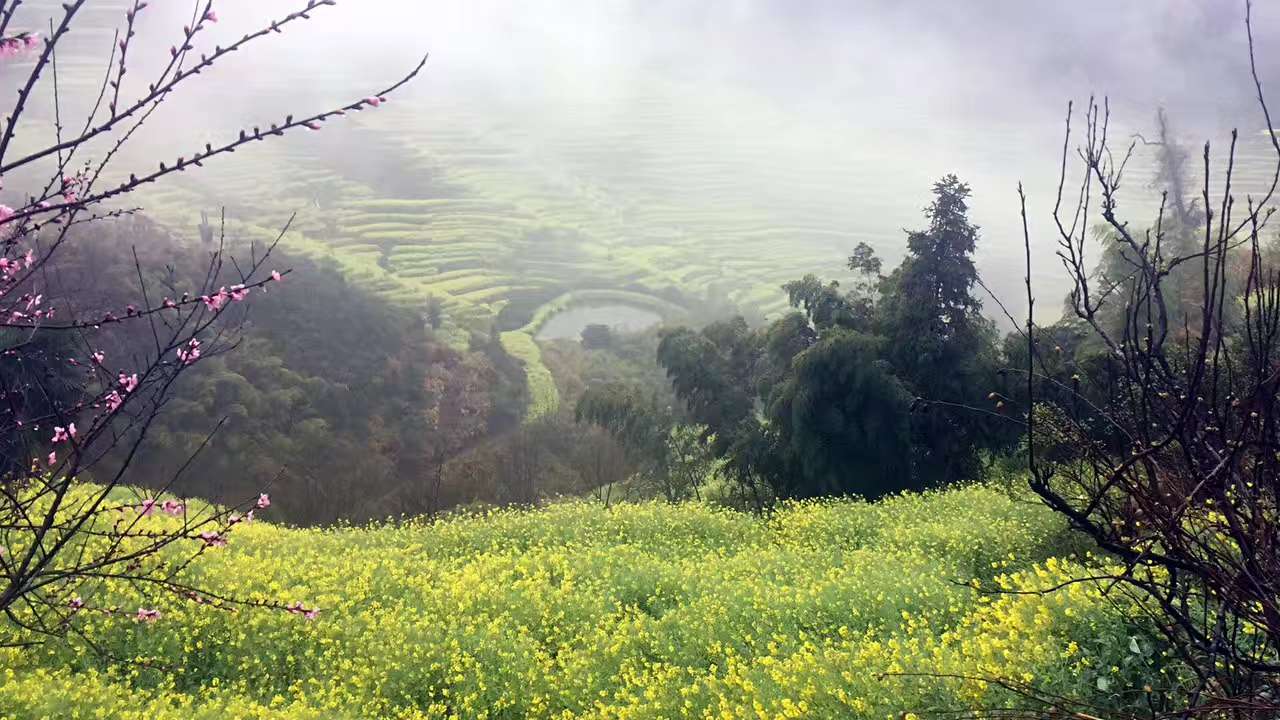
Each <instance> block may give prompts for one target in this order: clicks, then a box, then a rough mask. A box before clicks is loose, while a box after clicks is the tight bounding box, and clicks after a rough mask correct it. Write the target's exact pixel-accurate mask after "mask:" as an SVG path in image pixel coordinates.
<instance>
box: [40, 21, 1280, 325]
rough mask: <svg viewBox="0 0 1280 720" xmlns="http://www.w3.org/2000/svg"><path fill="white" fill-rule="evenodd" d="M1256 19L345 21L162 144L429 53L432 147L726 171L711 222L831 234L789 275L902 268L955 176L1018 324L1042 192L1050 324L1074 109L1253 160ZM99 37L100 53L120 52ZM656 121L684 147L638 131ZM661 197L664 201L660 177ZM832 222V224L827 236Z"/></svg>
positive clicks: (89, 40)
mask: <svg viewBox="0 0 1280 720" xmlns="http://www.w3.org/2000/svg"><path fill="white" fill-rule="evenodd" d="M95 4H101V5H105V6H108V7H107V9H106V10H105V11H102V12H101V14H100V16H95V17H100V18H101V22H102V23H104V24H107V23H110V22H113V21H111V20H109V18H110V17H111V11H112V10H113V9H114V8H115V7H116V6H118V5H119V4H120V3H112V2H110V1H108V2H104V3H95V2H93V0H90V5H95ZM298 4H299V3H297V2H293V1H291V0H222V1H221V2H219V3H217V5H216V6H217V9H218V12H219V15H220V17H221V20H220V22H219V23H218V25H217V27H216V29H215V31H214V32H216V33H217V37H218V38H220V41H221V42H223V43H226V42H228V41H229V40H230V39H232V38H234V37H236V36H237V35H238V34H239V33H240V32H243V31H245V30H248V29H250V28H252V27H253V26H254V25H256V24H258V23H260V22H262V21H263V20H265V19H267V18H270V17H273V16H279V15H281V14H283V13H285V12H288V11H289V10H291V9H294V8H296V7H297V6H298ZM40 5H41V4H40V3H35V4H33V7H39V6H40ZM1259 5H1260V7H1258V8H1257V14H1258V15H1259V16H1260V17H1259V19H1258V22H1257V27H1256V31H1257V34H1258V39H1259V43H1258V45H1259V51H1260V60H1261V61H1262V70H1263V80H1264V82H1266V83H1269V84H1271V85H1274V86H1275V87H1277V88H1280V72H1273V71H1272V69H1273V68H1276V69H1280V52H1276V53H1272V52H1270V51H1269V47H1270V46H1272V45H1274V43H1275V41H1276V40H1277V39H1280V32H1277V31H1276V30H1275V29H1276V28H1280V6H1278V7H1267V6H1266V5H1267V4H1266V3H1259ZM190 11H191V6H190V3H187V2H184V1H181V0H157V1H156V2H153V8H152V9H150V10H148V13H147V16H146V22H145V24H144V25H143V26H142V31H143V33H144V36H149V37H154V38H159V37H160V36H161V33H166V32H171V31H172V30H176V29H177V28H179V27H180V26H181V24H182V23H183V21H184V20H185V19H186V17H188V16H189V14H190ZM1243 16H1244V5H1243V2H1233V1H1232V2H1224V1H1221V0H1176V1H1173V2H1160V3H1148V2H1127V3H1117V2H1110V1H1108V0H1073V1H1072V2H1067V3H1057V2H1047V1H1046V2H1023V1H1022V0H1003V1H1001V0H979V1H976V2H963V3H957V2H949V1H945V0H930V1H928V2H895V1H889V0H886V1H884V2H868V1H863V2H839V1H837V0H719V1H712V2H677V1H674V0H665V1H664V0H648V1H646V0H590V1H588V0H581V1H580V2H567V1H564V0H560V1H553V0H524V1H516V0H505V1H499V0H457V1H454V2H440V1H437V0H343V1H342V2H339V3H338V6H337V7H332V8H328V7H326V8H321V9H319V10H317V11H316V13H315V19H314V20H313V21H311V22H309V23H306V24H303V25H299V26H297V27H295V28H293V29H292V30H291V31H290V32H288V33H285V34H284V35H283V36H281V37H279V38H277V39H275V40H273V41H271V42H267V43H264V44H262V45H261V46H260V47H258V48H257V49H256V50H253V51H251V52H247V53H246V54H245V55H244V56H243V57H239V58H236V59H235V60H234V61H233V62H230V63H227V64H226V67H224V68H221V69H220V70H219V71H217V72H215V73H213V74H211V75H210V76H209V78H208V81H207V82H208V84H207V85H206V86H205V87H204V88H203V89H202V90H200V91H199V92H198V93H196V94H194V95H191V96H189V98H188V99H187V100H185V101H184V102H183V104H181V105H180V107H181V111H180V112H179V111H171V112H173V114H171V115H170V116H169V121H168V122H169V127H170V128H175V127H181V128H183V129H184V130H187V129H189V130H190V131H191V132H194V133H196V134H197V136H198V137H200V138H201V139H202V141H203V139H204V138H205V137H206V133H212V131H213V130H214V129H216V128H219V127H223V126H224V125H223V123H221V122H219V118H223V117H228V116H229V117H230V118H232V119H233V120H235V121H237V122H240V121H244V122H262V121H269V120H270V119H272V117H273V113H274V112H275V111H278V110H283V109H285V108H288V109H289V110H297V111H305V110H311V109H322V108H325V107H329V106H332V105H334V104H336V103H339V102H345V101H348V100H350V99H352V98H353V97H360V96H361V95H362V94H363V93H364V92H365V91H366V90H372V89H376V88H379V87H381V86H383V85H385V84H387V83H389V82H391V81H392V80H394V79H395V78H396V77H397V75H398V74H400V73H401V72H402V71H404V70H406V69H408V68H409V67H411V66H412V65H413V64H414V63H415V62H416V60H417V58H418V57H419V56H420V55H421V54H422V53H424V52H427V51H430V53H431V60H430V62H429V63H428V65H427V68H426V70H425V71H424V74H423V75H422V76H421V77H420V78H419V80H418V81H417V82H415V83H414V84H413V85H412V86H411V87H410V88H409V89H408V91H407V92H406V93H405V94H404V95H403V96H400V97H397V98H395V99H393V103H397V104H399V103H407V104H411V105H412V106H413V108H414V109H415V111H417V113H418V115H419V118H420V119H418V120H417V123H418V124H419V127H420V128H422V129H423V131H424V132H430V130H431V128H432V126H433V122H435V121H436V119H437V118H438V117H440V116H441V115H442V114H444V113H451V114H454V115H457V114H458V113H468V114H469V116H471V117H475V118H477V120H476V130H477V133H478V134H479V136H482V137H484V139H485V141H486V142H498V143H501V142H504V141H506V138H504V137H503V133H504V132H506V131H508V130H511V131H512V138H513V139H511V140H510V142H511V143H513V144H518V145H519V147H520V150H521V152H522V153H524V154H525V156H527V157H528V159H529V163H528V167H525V168H523V171H524V172H529V173H544V174H546V175H547V176H548V177H549V178H552V179H554V180H555V181H557V182H564V183H565V184H566V186H569V185H572V186H573V187H574V188H575V192H577V193H578V194H579V195H582V194H584V193H585V194H586V195H588V196H590V197H593V198H596V199H597V200H599V201H600V202H605V203H613V204H615V205H617V206H618V207H625V206H626V204H627V203H628V202H632V201H634V197H633V194H634V192H635V190H636V186H635V185H634V184H633V183H632V180H631V179H629V176H628V174H627V167H628V165H629V164H632V163H643V164H644V166H645V167H646V168H647V169H648V170H649V171H650V172H657V173H658V175H659V176H661V172H660V171H661V170H662V169H663V168H669V173H670V174H669V180H670V184H671V185H672V187H673V188H677V190H673V193H675V194H678V188H681V187H683V186H682V185H681V181H682V178H681V177H680V174H681V173H683V172H686V171H687V168H688V167H690V166H691V165H694V164H696V165H697V166H698V167H708V168H710V169H709V170H707V172H709V173H713V174H714V173H722V174H723V178H722V180H723V182H719V181H717V182H710V181H707V182H704V184H703V185H700V186H699V187H715V188H717V190H716V193H717V194H716V195H715V196H714V197H708V198H704V200H705V201H706V202H710V203H716V204H720V205H722V206H723V209H724V212H725V213H728V214H731V213H733V212H735V211H736V209H737V208H743V207H756V206H761V207H766V208H768V209H770V211H771V212H772V211H774V210H776V212H777V215H778V217H779V218H785V222H787V223H791V224H796V223H797V220H796V218H797V217H811V218H812V220H811V222H810V223H808V225H807V227H809V228H810V229H813V228H815V227H818V226H823V228H824V232H817V231H815V232H811V233H809V234H807V235H806V236H805V237H804V238H803V239H797V241H796V243H797V245H796V248H791V247H786V246H780V247H777V248H776V252H777V253H779V255H780V256H785V255H786V254H788V253H789V252H792V251H793V250H796V251H797V252H798V251H799V250H800V249H801V248H802V249H803V251H804V253H805V255H806V257H809V256H812V257H816V258H827V259H826V260H825V262H826V265H825V266H824V265H820V264H817V265H814V266H812V267H811V270H812V271H813V272H816V273H819V274H825V275H828V276H839V275H840V274H841V272H840V269H841V265H842V259H843V257H844V256H845V255H846V254H847V251H848V250H849V249H850V248H851V247H852V246H853V245H854V244H855V243H856V242H858V241H861V240H866V241H868V242H871V243H872V244H873V245H874V246H875V247H876V248H877V249H878V250H879V251H880V252H881V253H882V254H883V255H884V256H885V257H886V260H887V264H888V265H890V266H892V264H893V263H895V262H896V261H897V259H898V257H900V255H901V253H902V250H903V246H904V238H903V235H902V233H901V229H902V228H904V227H915V226H919V225H920V224H921V223H922V222H923V221H922V219H921V217H920V209H921V208H922V207H923V206H924V205H925V204H926V203H927V202H928V199H929V187H930V184H931V183H932V182H933V181H934V180H936V179H937V178H938V177H940V176H941V175H943V174H945V173H948V172H955V173H957V174H958V175H959V176H960V177H961V178H962V179H964V180H966V181H967V182H969V183H970V184H971V185H972V186H973V193H974V195H973V209H974V216H975V219H976V221H977V222H978V223H979V224H980V225H981V226H982V227H983V228H984V234H983V241H982V245H981V247H980V248H979V265H980V270H981V271H982V272H983V274H984V276H985V277H986V278H987V280H988V282H989V284H991V285H992V286H993V287H994V288H995V289H996V290H997V292H998V293H999V294H1001V295H1002V296H1004V297H1005V299H1007V300H1009V301H1010V305H1011V307H1012V308H1014V309H1015V310H1016V308H1018V307H1019V306H1022V305H1023V303H1022V302H1020V295H1021V289H1020V282H1021V263H1022V257H1021V252H1022V251H1021V232H1020V226H1019V224H1018V217H1017V206H1016V194H1015V187H1016V184H1017V182H1018V181H1019V180H1022V181H1025V182H1026V184H1027V187H1028V191H1029V194H1030V197H1031V200H1030V208H1029V209H1030V211H1031V213H1032V227H1033V231H1034V234H1035V236H1036V237H1035V240H1036V252H1037V261H1036V276H1037V279H1038V282H1040V283H1041V287H1042V288H1044V289H1045V293H1046V295H1047V297H1046V298H1045V300H1044V301H1043V302H1042V304H1044V305H1049V306H1052V307H1053V308H1056V306H1057V304H1058V298H1059V297H1060V296H1061V294H1062V292H1063V289H1064V288H1063V286H1062V285H1061V283H1060V281H1058V280H1057V275H1058V274H1057V272H1056V270H1057V266H1056V262H1055V261H1054V260H1053V258H1052V236H1051V235H1050V234H1049V229H1050V225H1049V224H1048V215H1047V213H1048V212H1049V210H1050V209H1051V207H1052V202H1053V198H1052V194H1053V189H1054V187H1055V186H1056V183H1057V173H1058V155H1059V153H1060V152H1061V133H1062V120H1063V115H1064V111H1065V107H1066V102H1067V101H1068V100H1072V99H1074V100H1075V101H1076V102H1077V107H1078V108H1079V107H1080V105H1082V104H1083V102H1084V101H1085V100H1087V98H1088V97H1089V96H1090V95H1091V94H1097V95H1099V96H1103V95H1109V96H1110V97H1111V98H1112V110H1113V115H1114V116H1115V117H1116V121H1115V124H1116V127H1117V128H1118V129H1117V130H1116V131H1115V134H1116V135H1117V138H1118V140H1119V141H1120V142H1122V143H1127V140H1128V136H1129V134H1130V133H1132V132H1134V131H1143V132H1147V133H1149V132H1151V130H1152V125H1153V124H1154V123H1153V118H1154V114H1155V111H1156V108H1157V107H1159V106H1165V107H1167V108H1168V109H1169V111H1170V113H1171V115H1172V117H1173V119H1174V121H1175V123H1176V124H1177V126H1178V128H1179V129H1180V130H1181V131H1182V134H1183V135H1184V136H1185V137H1186V138H1187V139H1188V141H1189V142H1191V143H1192V144H1193V145H1194V146H1196V147H1198V145H1199V143H1200V142H1202V141H1203V140H1205V139H1212V140H1213V141H1214V143H1215V144H1218V145H1222V146H1224V147H1225V139H1226V132H1227V131H1228V130H1229V129H1230V128H1231V127H1234V126H1238V127H1240V128H1241V131H1242V134H1243V135H1245V136H1246V137H1253V136H1255V135H1256V134H1257V133H1258V131H1259V130H1260V129H1261V128H1262V127H1263V123H1262V120H1261V117H1260V115H1259V113H1258V112H1257V110H1256V108H1255V107H1254V105H1253V104H1252V94H1253V88H1252V85H1251V82H1250V79H1249V76H1248V64H1247V60H1248V58H1247V54H1246V46H1245V41H1244V23H1243ZM82 37H83V39H80V38H77V43H79V44H80V46H81V47H82V48H90V47H99V46H105V45H106V44H107V43H109V42H110V36H109V35H107V34H105V33H103V34H98V35H94V34H91V33H90V34H85V35H84V36H82ZM165 37H166V38H167V37H169V36H167V35H166V36H165ZM169 42H170V41H169V40H168V39H164V40H159V39H157V40H156V41H155V42H154V43H153V44H152V45H151V46H150V47H149V52H150V57H154V58H156V59H160V58H163V57H164V56H165V55H166V48H167V46H168V44H169ZM138 75H139V76H141V75H142V73H141V70H139V72H138ZM1276 97H1278V98H1280V92H1277V94H1276ZM655 102H659V103H661V104H662V105H663V106H664V108H665V110H666V111H668V112H667V114H666V117H668V118H669V120H668V121H665V122H666V124H663V123H661V122H659V123H646V124H645V125H643V126H642V127H639V128H637V129H635V130H634V131H631V130H626V129H627V128H629V127H630V126H629V123H630V122H631V120H632V119H633V118H634V117H635V116H636V114H637V113H640V112H649V113H652V111H651V108H650V106H651V105H652V104H653V103H655ZM1276 104H1277V106H1280V99H1278V100H1277V101H1276ZM371 122H372V121H371ZM1077 124H1078V123H1077ZM517 130H518V132H515V131H517ZM338 131H339V132H340V130H338ZM604 132H613V133H617V134H618V135H619V137H618V138H614V137H612V136H610V138H608V139H607V140H602V141H601V143H600V144H601V145H602V146H604V147H603V149H601V150H600V151H599V153H598V154H597V156H596V160H595V162H596V163H597V164H596V165H594V166H591V165H584V164H583V163H582V162H581V161H580V159H577V158H573V157H568V156H566V155H565V154H563V152H562V148H563V147H565V146H566V144H567V143H568V142H569V141H574V142H586V141H587V140H589V139H590V138H591V137H592V136H593V134H599V133H604ZM642 133H649V134H650V135H649V136H645V137H636V135H637V134H642ZM664 133H671V134H672V135H673V136H675V135H676V134H678V135H679V137H680V138H681V140H680V142H681V143H682V145H681V150H680V152H681V156H680V157H679V158H674V157H669V156H668V155H667V154H665V152H664V136H663V134H664ZM209 137H210V139H213V138H214V137H215V136H214V135H212V134H210V135H209ZM155 142H156V143H157V144H164V143H166V142H169V141H168V140H166V139H160V138H157V139H156V140H155ZM175 147H176V145H175ZM691 148H692V149H691ZM690 153H697V154H700V155H701V156H700V157H697V158H696V159H691V158H690V157H689V155H690ZM1148 161H1149V158H1148V157H1146V155H1145V154H1141V153H1140V155H1139V157H1138V159H1137V161H1136V162H1135V165H1134V168H1133V170H1132V173H1131V179H1130V182H1129V183H1128V188H1127V190H1128V192H1130V193H1131V195H1130V197H1131V200H1130V203H1131V205H1130V207H1132V208H1133V209H1134V211H1133V213H1132V214H1130V217H1131V218H1132V220H1133V221H1134V223H1135V224H1137V225H1142V224H1144V223H1146V222H1147V221H1148V220H1149V219H1150V211H1151V209H1152V208H1151V202H1152V198H1153V197H1154V192H1153V190H1152V189H1151V188H1150V187H1148V185H1149V182H1150V169H1149V166H1148V164H1147V162H1148ZM600 168H606V169H607V172H605V171H599V170H600ZM636 182H638V181H636ZM645 182H646V183H648V184H649V185H650V186H649V187H646V188H645V191H646V192H647V193H650V194H653V196H655V197H659V196H662V193H661V190H660V189H657V190H655V189H654V188H653V187H652V184H653V182H654V181H653V180H652V175H646V179H645ZM646 197H647V196H646ZM828 212H830V213H831V214H832V215H833V217H835V218H836V219H834V220H831V221H830V222H826V219H825V218H824V215H825V214H826V213H828ZM779 222H783V220H782V219H780V220H779ZM827 229H829V230H830V232H826V231H825V230H827ZM990 309H991V310H993V311H994V307H991V308H990Z"/></svg>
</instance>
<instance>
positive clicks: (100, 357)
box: [89, 350, 107, 365]
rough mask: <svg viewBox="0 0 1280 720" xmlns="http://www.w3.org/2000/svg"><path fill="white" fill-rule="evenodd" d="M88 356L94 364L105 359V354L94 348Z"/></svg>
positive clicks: (98, 363)
mask: <svg viewBox="0 0 1280 720" xmlns="http://www.w3.org/2000/svg"><path fill="white" fill-rule="evenodd" d="M89 357H90V358H92V359H93V364H94V365H101V364H102V361H103V360H106V359H107V356H106V355H105V354H103V352H102V351H101V350H95V351H94V352H93V354H92V355H90V356H89Z"/></svg>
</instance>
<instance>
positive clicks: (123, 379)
mask: <svg viewBox="0 0 1280 720" xmlns="http://www.w3.org/2000/svg"><path fill="white" fill-rule="evenodd" d="M118 380H119V381H120V389H121V390H124V392H125V394H128V393H131V392H133V391H134V390H137V389H138V373H134V374H132V375H125V374H124V373H120V376H119V378H118Z"/></svg>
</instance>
